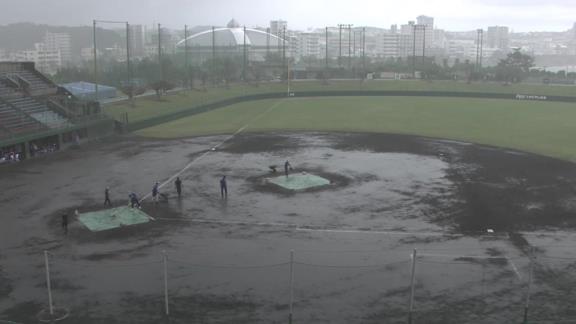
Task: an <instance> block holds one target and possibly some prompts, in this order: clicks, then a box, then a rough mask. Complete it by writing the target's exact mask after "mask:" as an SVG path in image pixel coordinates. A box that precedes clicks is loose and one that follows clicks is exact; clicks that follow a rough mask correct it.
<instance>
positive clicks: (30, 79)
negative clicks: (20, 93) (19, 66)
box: [0, 70, 56, 92]
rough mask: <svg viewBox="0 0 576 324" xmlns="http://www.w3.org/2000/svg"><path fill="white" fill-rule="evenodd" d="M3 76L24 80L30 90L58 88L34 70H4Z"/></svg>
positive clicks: (0, 75)
mask: <svg viewBox="0 0 576 324" xmlns="http://www.w3.org/2000/svg"><path fill="white" fill-rule="evenodd" d="M1 77H9V78H11V79H12V80H15V81H19V80H23V81H24V83H25V84H28V85H29V90H31V91H33V92H34V91H38V90H51V89H54V90H55V89H56V87H55V86H54V85H53V84H52V83H50V82H47V81H46V80H44V79H42V78H41V77H40V76H39V75H38V74H36V72H33V71H28V70H21V71H13V72H4V73H0V78H1Z"/></svg>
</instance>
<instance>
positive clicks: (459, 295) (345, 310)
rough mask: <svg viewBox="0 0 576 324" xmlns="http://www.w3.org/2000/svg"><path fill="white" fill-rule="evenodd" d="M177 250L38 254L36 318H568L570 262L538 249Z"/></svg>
mask: <svg viewBox="0 0 576 324" xmlns="http://www.w3.org/2000/svg"><path fill="white" fill-rule="evenodd" d="M440 252H441V251H440ZM182 253H183V252H173V254H172V253H170V252H158V254H157V255H153V256H146V257H139V258H138V259H139V260H142V261H141V262H131V261H130V259H131V258H132V257H133V255H125V256H122V255H116V254H115V255H114V257H113V258H114V261H110V259H109V256H106V255H102V256H99V255H95V256H94V255H92V256H91V257H90V258H88V259H87V258H82V257H76V256H72V255H60V254H52V253H50V252H45V255H44V259H43V260H42V259H41V256H39V258H38V259H39V262H38V266H37V268H36V269H37V271H38V272H39V276H38V278H37V283H36V285H37V287H40V286H42V287H45V288H46V300H45V305H46V307H43V309H38V310H37V311H38V312H39V313H38V314H37V317H38V318H39V319H41V320H44V321H53V320H62V321H65V320H68V321H72V322H74V323H80V322H82V323H97V322H99V321H102V320H105V319H106V318H115V319H123V320H121V321H119V322H123V321H128V322H134V323H148V322H154V321H157V322H159V321H164V320H169V321H170V322H171V323H206V322H218V323H220V322H234V323H257V322H266V323H286V322H294V323H322V322H330V323H560V322H570V320H571V319H574V318H576V314H574V311H573V308H572V303H573V301H574V300H575V299H576V293H573V292H572V287H573V283H574V281H575V280H576V277H575V276H574V275H573V272H574V271H573V270H574V267H575V266H576V258H567V257H560V256H549V255H547V254H542V253H540V254H539V252H538V249H534V250H533V251H532V252H530V253H526V255H524V256H520V257H508V256H505V255H465V254H462V255H457V254H451V253H439V251H429V250H425V249H423V250H419V251H417V250H414V251H404V252H401V253H400V252H398V251H397V250H395V251H390V252H389V253H387V252H386V251H383V250H375V251H314V250H300V251H291V252H290V251H288V252H286V253H282V254H278V255H276V257H273V258H272V259H271V258H270V257H267V258H266V261H264V260H260V258H259V257H258V256H255V255H250V254H247V255H236V256H234V257H233V258H232V259H231V260H230V262H226V261H225V259H224V260H223V258H222V257H221V256H218V255H215V256H214V257H213V258H210V257H208V258H206V256H203V257H202V258H201V260H202V261H203V262H202V263H199V262H195V261H194V258H193V256H190V255H185V254H182ZM207 253H208V252H207ZM414 256H415V257H414ZM100 258H102V260H105V262H102V260H100ZM123 259H126V261H124V260H123ZM206 260H213V262H206ZM238 260H243V263H242V264H238V263H237V262H236V261H238ZM40 261H43V262H42V263H40ZM15 319H17V318H8V319H6V320H15Z"/></svg>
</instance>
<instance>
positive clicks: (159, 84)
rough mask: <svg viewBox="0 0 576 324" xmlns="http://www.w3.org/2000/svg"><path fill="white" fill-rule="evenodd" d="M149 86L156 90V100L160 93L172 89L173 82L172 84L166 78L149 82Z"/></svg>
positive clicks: (159, 97)
mask: <svg viewBox="0 0 576 324" xmlns="http://www.w3.org/2000/svg"><path fill="white" fill-rule="evenodd" d="M150 88H151V89H152V90H154V91H156V97H157V98H158V100H160V99H161V97H162V94H165V93H166V91H168V90H170V89H174V84H172V83H170V82H168V81H166V80H159V81H155V82H152V83H151V84H150Z"/></svg>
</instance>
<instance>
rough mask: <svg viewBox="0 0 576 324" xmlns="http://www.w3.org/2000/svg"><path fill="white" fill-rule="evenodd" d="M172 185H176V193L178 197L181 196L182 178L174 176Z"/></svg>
mask: <svg viewBox="0 0 576 324" xmlns="http://www.w3.org/2000/svg"><path fill="white" fill-rule="evenodd" d="M174 185H175V186H176V192H177V193H178V198H180V197H181V196H182V180H180V177H176V181H174Z"/></svg>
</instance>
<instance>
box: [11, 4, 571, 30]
mask: <svg viewBox="0 0 576 324" xmlns="http://www.w3.org/2000/svg"><path fill="white" fill-rule="evenodd" d="M4 2H6V3H5V4H4V5H3V10H2V12H0V21H2V22H3V24H10V23H17V22H33V23H40V24H50V25H70V26H79V25H90V24H91V22H92V19H107V20H128V21H130V22H131V23H133V24H151V23H162V24H163V25H165V26H166V27H170V28H181V26H183V25H184V24H188V25H191V26H194V25H217V26H222V25H225V24H226V22H227V21H229V20H230V19H231V18H235V19H236V20H238V21H239V22H240V23H241V24H245V25H247V26H267V25H268V23H269V21H271V20H276V19H282V20H287V21H288V22H289V24H290V28H292V29H298V30H306V29H308V28H320V27H323V26H335V25H337V24H338V23H343V22H345V23H351V24H354V25H355V26H370V27H380V28H388V27H389V26H390V25H392V24H402V23H404V22H405V21H409V20H414V19H415V17H416V16H419V15H426V16H432V17H434V18H435V21H436V26H437V27H438V28H441V29H445V30H450V31H469V30H474V29H477V28H486V27H488V26H494V25H504V26H508V27H509V28H510V30H511V31H514V32H529V31H556V32H559V31H566V30H568V29H570V28H572V26H573V23H574V20H575V19H576V18H575V17H574V15H573V13H574V12H576V2H574V1H570V0H549V1H536V0H524V1H520V0H498V1H497V0H442V1H434V2H433V3H432V2H430V1H425V0H414V1H411V2H410V3H406V4H403V3H397V4H394V6H390V5H388V4H386V3H383V2H382V1H378V0H359V1H355V2H353V3H350V2H345V1H340V0H332V1H327V0H320V1H313V2H311V1H305V0H293V1H291V2H290V4H288V5H286V3H284V2H273V1H272V2H271V1H263V0H245V1H242V2H236V1H235V2H230V1H225V0H212V1H194V2H192V1H186V0H165V1H154V0H145V1H142V0H139V1H137V0H126V1H122V2H118V1H115V2H112V1H110V0H102V1H99V2H84V1H73V0H59V1H58V2H57V3H54V2H48V1H43V0H4ZM134 8H137V10H135V9H134ZM214 8H219V10H214ZM70 12H73V13H74V14H73V15H71V14H68V13H70ZM207 12H209V13H210V15H206V13H207ZM63 13H65V14H63Z"/></svg>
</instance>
